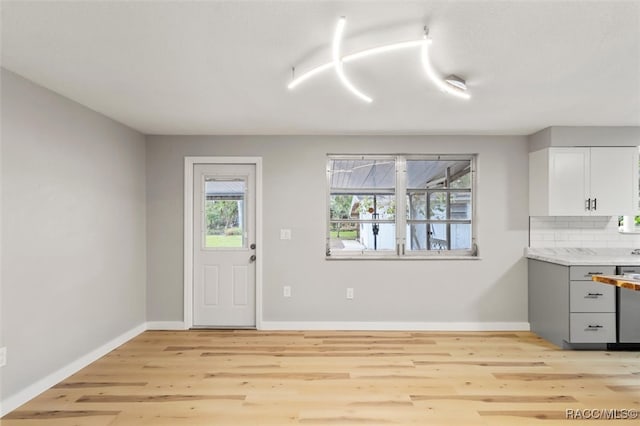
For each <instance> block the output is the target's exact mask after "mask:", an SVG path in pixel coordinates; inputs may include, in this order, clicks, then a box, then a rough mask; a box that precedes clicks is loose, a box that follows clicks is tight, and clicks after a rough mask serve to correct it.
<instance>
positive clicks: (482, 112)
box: [2, 0, 640, 134]
mask: <svg viewBox="0 0 640 426" xmlns="http://www.w3.org/2000/svg"><path fill="white" fill-rule="evenodd" d="M341 15H345V16H347V27H346V31H345V39H344V43H343V46H344V47H343V52H344V53H345V54H346V53H349V52H353V51H356V50H361V49H364V48H368V47H373V46H377V45H381V44H387V43H391V42H396V41H403V40H410V39H415V38H419V37H420V36H421V35H422V27H423V26H424V25H427V26H428V27H429V28H430V36H431V37H432V39H433V45H432V58H433V63H434V66H435V67H436V68H437V69H438V71H439V72H441V73H442V74H443V75H448V74H451V73H455V74H458V75H460V76H462V77H463V78H465V79H466V80H467V84H468V87H469V91H470V93H471V94H472V98H471V99H470V100H468V101H465V100H460V99H457V98H454V97H451V96H449V95H447V94H445V93H442V92H440V91H439V90H438V89H436V88H435V87H434V86H433V85H432V84H431V83H430V82H429V81H428V80H427V79H426V77H425V75H424V73H423V70H422V68H421V65H420V60H419V55H418V50H405V51H397V52H393V53H387V54H385V55H380V56H377V57H371V58H368V59H363V60H361V61H358V62H353V63H349V64H346V65H345V69H346V72H347V73H348V75H349V76H350V78H351V79H352V80H353V81H354V83H355V84H356V85H357V86H358V87H359V88H361V89H362V90H363V91H365V92H367V93H368V94H370V95H371V96H372V97H373V98H374V102H373V103H371V104H366V103H364V102H362V101H360V100H358V99H357V98H355V97H354V96H353V95H352V94H350V93H348V92H347V91H346V90H345V89H344V88H343V87H342V86H341V85H340V82H339V81H338V80H337V78H336V76H335V73H327V74H326V75H323V76H321V77H318V78H316V79H314V80H310V81H308V82H307V83H305V84H304V85H301V86H300V87H299V88H297V89H296V90H294V91H289V90H287V88H286V85H287V83H288V82H289V81H290V78H291V67H292V66H293V65H295V66H296V69H297V72H302V71H304V70H306V69H309V68H311V67H313V66H315V65H319V64H321V63H324V62H327V61H329V60H330V49H329V47H330V42H331V37H332V35H333V30H334V28H335V24H336V21H337V18H338V17H339V16H341ZM2 66H3V67H4V68H6V69H8V70H10V71H13V72H15V73H17V74H20V75H22V76H24V77H26V78H28V79H30V80H33V81H35V82H36V83H38V84H40V85H42V86H45V87H47V88H49V89H51V90H54V91H56V92H58V93H60V94H62V95H64V96H67V97H69V98H71V99H73V100H75V101H77V102H80V103H81V104H83V105H86V106H88V107H89V108H92V109H94V110H96V111H99V112H101V113H103V114H105V115H107V116H109V117H112V118H113V119H115V120H117V121H119V122H122V123H124V124H126V125H128V126H130V127H132V128H134V129H137V130H139V131H141V132H143V133H145V134H530V133H532V132H535V131H537V130H540V129H541V128H544V127H547V126H550V125H576V126H582V125H592V126H623V125H631V126H639V125H640V0H639V1H607V0H603V1H584V0H583V1H464V2H463V1H348V2H345V1H341V2H338V1H332V2H330V1H303V0H300V1H188V2H187V1H89V0H85V1H77V2H70V1H47V2H30V1H6V0H3V1H2Z"/></svg>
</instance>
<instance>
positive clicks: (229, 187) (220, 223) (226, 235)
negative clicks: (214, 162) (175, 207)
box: [203, 176, 246, 248]
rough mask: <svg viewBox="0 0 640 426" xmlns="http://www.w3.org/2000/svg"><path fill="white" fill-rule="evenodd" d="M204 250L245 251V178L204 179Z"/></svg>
mask: <svg viewBox="0 0 640 426" xmlns="http://www.w3.org/2000/svg"><path fill="white" fill-rule="evenodd" d="M204 190H205V199H204V211H205V214H204V221H205V224H204V225H205V226H204V227H203V229H205V230H206V232H205V235H204V247H205V248H232V247H233V248H242V247H245V246H246V241H245V240H244V234H245V233H244V228H245V226H244V217H245V216H246V215H245V211H244V204H245V203H244V198H245V192H246V182H245V181H244V180H242V179H235V178H234V179H224V178H218V177H209V176H207V177H206V178H205V186H204Z"/></svg>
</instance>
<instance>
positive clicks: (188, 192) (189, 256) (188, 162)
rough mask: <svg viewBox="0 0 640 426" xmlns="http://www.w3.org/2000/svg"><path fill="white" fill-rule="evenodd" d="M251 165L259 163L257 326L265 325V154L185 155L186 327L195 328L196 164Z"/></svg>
mask: <svg viewBox="0 0 640 426" xmlns="http://www.w3.org/2000/svg"><path fill="white" fill-rule="evenodd" d="M196 164H252V165H255V166H256V189H255V191H256V194H255V197H256V211H255V216H256V224H255V226H256V241H255V242H256V297H255V303H256V306H255V308H256V328H257V329H261V328H262V157H184V247H183V249H184V265H183V269H184V278H183V280H184V281H183V282H184V328H185V329H190V328H191V327H193V166H194V165H196Z"/></svg>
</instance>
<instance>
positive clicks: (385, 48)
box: [287, 39, 431, 89]
mask: <svg viewBox="0 0 640 426" xmlns="http://www.w3.org/2000/svg"><path fill="white" fill-rule="evenodd" d="M425 42H427V43H431V39H427V40H424V39H420V40H410V41H401V42H399V43H393V44H387V45H384V46H378V47H372V48H371V49H366V50H361V51H359V52H355V53H351V54H349V55H346V56H343V57H342V62H343V63H346V62H351V61H355V60H357V59H362V58H366V57H367V56H373V55H377V54H380V53H385V52H390V51H393V50H399V49H407V48H410V47H420V46H422V45H423V44H424V43H425ZM332 67H333V62H327V63H326V64H322V65H320V66H317V67H315V68H313V69H310V70H309V71H307V72H305V73H304V74H301V75H300V76H299V77H296V78H295V79H293V80H292V81H291V83H289V85H288V86H287V88H289V89H293V88H295V87H296V86H298V85H299V84H301V83H303V82H305V81H306V80H308V79H310V78H311V77H313V76H315V75H318V74H320V73H321V72H323V71H326V70H328V69H331V68H332Z"/></svg>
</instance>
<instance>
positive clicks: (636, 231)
mask: <svg viewBox="0 0 640 426" xmlns="http://www.w3.org/2000/svg"><path fill="white" fill-rule="evenodd" d="M618 232H619V233H621V234H640V226H634V227H633V228H631V229H629V230H625V229H623V227H622V226H620V227H619V228H618Z"/></svg>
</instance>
